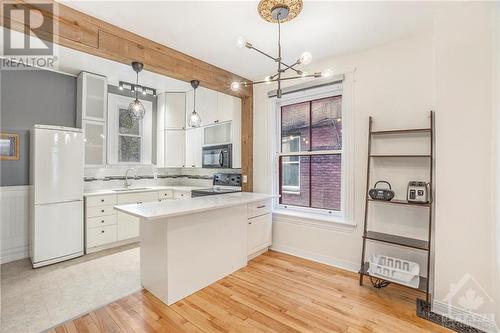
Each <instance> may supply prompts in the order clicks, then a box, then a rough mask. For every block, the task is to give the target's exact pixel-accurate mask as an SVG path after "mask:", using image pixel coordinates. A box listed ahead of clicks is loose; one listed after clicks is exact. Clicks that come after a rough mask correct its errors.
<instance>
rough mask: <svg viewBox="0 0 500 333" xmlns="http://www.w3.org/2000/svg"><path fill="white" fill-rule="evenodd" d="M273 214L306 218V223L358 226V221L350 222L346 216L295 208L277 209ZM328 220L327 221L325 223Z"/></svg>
mask: <svg viewBox="0 0 500 333" xmlns="http://www.w3.org/2000/svg"><path fill="white" fill-rule="evenodd" d="M273 215H276V216H278V217H285V218H294V217H295V218H297V217H298V218H301V219H305V220H306V221H305V222H304V223H305V224H312V225H316V224H322V225H327V224H328V225H332V224H333V225H335V226H345V227H351V228H354V227H356V226H357V225H356V223H352V222H348V221H346V219H345V218H342V217H338V216H326V215H323V214H315V213H309V212H307V213H306V212H299V211H294V210H287V209H275V210H273ZM325 222H326V223H325Z"/></svg>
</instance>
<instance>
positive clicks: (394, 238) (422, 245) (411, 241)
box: [359, 111, 434, 304]
mask: <svg viewBox="0 0 500 333" xmlns="http://www.w3.org/2000/svg"><path fill="white" fill-rule="evenodd" d="M372 125H373V118H372V117H370V118H369V123H368V128H369V129H368V154H367V170H366V193H368V191H369V189H370V180H371V179H370V175H371V164H372V159H376V158H387V159H389V160H390V159H400V158H425V159H428V160H429V188H430V192H431V196H430V197H431V198H432V189H433V161H434V112H433V111H431V112H430V115H429V127H428V128H409V129H392V130H382V131H373V130H372ZM395 134H397V135H406V136H410V135H413V134H424V135H428V136H429V151H430V153H429V154H372V153H371V151H372V138H373V137H374V136H385V135H387V136H390V135H395ZM410 137H411V138H413V137H414V136H410ZM398 138H399V136H398ZM380 139H384V138H380ZM385 139H389V138H388V137H385ZM374 166H375V164H374ZM375 202H376V203H380V204H385V205H389V206H394V205H399V206H403V207H405V206H411V207H422V208H427V210H428V216H427V224H426V227H427V228H428V230H427V239H426V240H422V239H416V238H411V237H404V236H401V235H395V234H389V233H383V232H378V231H374V230H369V228H368V216H369V215H368V210H369V208H370V203H375ZM432 211H433V202H432V200H431V201H430V202H428V203H415V202H408V201H407V200H401V199H393V200H391V201H382V200H373V199H371V198H370V197H368V196H366V200H365V215H364V229H363V237H362V238H363V242H362V243H363V248H362V254H361V265H360V266H361V267H360V270H359V284H360V285H363V278H364V277H365V276H368V277H370V279H372V278H376V279H379V280H383V281H386V282H389V283H394V284H399V285H402V286H406V285H405V284H402V283H398V282H395V281H393V280H384V279H383V278H381V277H380V276H373V275H371V274H370V273H369V262H368V261H367V259H366V241H375V242H381V243H385V244H392V245H396V246H400V247H406V248H410V249H413V250H420V251H425V252H427V262H426V264H427V274H426V276H420V285H419V286H418V287H417V288H413V289H417V290H420V291H423V292H425V300H426V302H427V303H428V304H429V303H430V293H429V283H428V279H429V276H430V273H429V271H430V268H431V267H430V262H431V236H432V234H431V233H432ZM384 285H387V284H384ZM406 287H408V286H406ZM409 288H412V287H409Z"/></svg>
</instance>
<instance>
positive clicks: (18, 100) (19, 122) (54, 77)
mask: <svg viewBox="0 0 500 333" xmlns="http://www.w3.org/2000/svg"><path fill="white" fill-rule="evenodd" d="M35 124H43V125H57V126H68V127H75V124H76V78H75V77H71V76H68V75H63V74H59V73H55V72H50V71H45V70H35V69H23V70H2V69H0V130H1V131H5V132H13V133H18V134H19V135H20V159H19V160H18V161H0V186H13V185H27V184H29V131H30V129H31V127H32V126H33V125H35Z"/></svg>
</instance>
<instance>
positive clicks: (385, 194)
mask: <svg viewBox="0 0 500 333" xmlns="http://www.w3.org/2000/svg"><path fill="white" fill-rule="evenodd" d="M380 183H384V184H387V185H388V186H389V188H388V189H387V188H377V185H378V184H380ZM368 195H369V196H370V198H372V199H373V200H384V201H390V200H392V198H394V191H393V190H392V189H391V184H389V182H387V181H385V180H379V181H378V182H376V183H375V185H373V188H372V189H371V190H370V191H368Z"/></svg>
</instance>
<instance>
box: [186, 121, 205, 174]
mask: <svg viewBox="0 0 500 333" xmlns="http://www.w3.org/2000/svg"><path fill="white" fill-rule="evenodd" d="M203 137H204V128H202V127H198V128H189V129H187V130H186V164H185V165H186V167H188V168H189V167H192V168H201V166H202V157H201V155H202V147H203Z"/></svg>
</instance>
